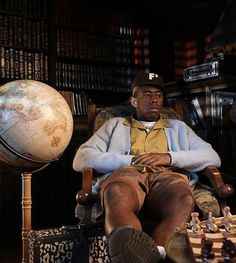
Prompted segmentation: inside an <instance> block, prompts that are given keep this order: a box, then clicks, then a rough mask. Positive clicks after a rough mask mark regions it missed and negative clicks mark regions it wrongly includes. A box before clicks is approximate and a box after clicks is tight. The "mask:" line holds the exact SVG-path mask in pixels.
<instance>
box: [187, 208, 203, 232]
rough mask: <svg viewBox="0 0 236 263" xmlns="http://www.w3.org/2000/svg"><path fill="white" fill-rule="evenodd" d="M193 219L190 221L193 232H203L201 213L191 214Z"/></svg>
mask: <svg viewBox="0 0 236 263" xmlns="http://www.w3.org/2000/svg"><path fill="white" fill-rule="evenodd" d="M191 216H192V219H191V221H190V226H191V227H192V231H193V232H194V233H199V232H200V231H201V224H200V220H199V213H198V212H193V213H191Z"/></svg>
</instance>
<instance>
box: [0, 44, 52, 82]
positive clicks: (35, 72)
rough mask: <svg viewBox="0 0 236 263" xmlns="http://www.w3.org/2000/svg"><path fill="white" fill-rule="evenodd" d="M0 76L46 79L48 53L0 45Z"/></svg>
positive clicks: (5, 77) (4, 77) (6, 77)
mask: <svg viewBox="0 0 236 263" xmlns="http://www.w3.org/2000/svg"><path fill="white" fill-rule="evenodd" d="M0 78H3V79H35V80H39V81H48V55H47V54H45V53H43V52H30V51H24V50H17V49H13V48H5V47H0Z"/></svg>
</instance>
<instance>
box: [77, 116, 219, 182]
mask: <svg viewBox="0 0 236 263" xmlns="http://www.w3.org/2000/svg"><path fill="white" fill-rule="evenodd" d="M124 120H125V118H122V117H116V118H112V119H110V120H108V121H107V122H106V123H105V124H104V125H103V126H102V127H100V128H99V129H98V131H97V132H96V133H95V134H94V135H93V136H92V137H91V138H90V139H89V140H88V141H87V142H85V143H84V144H82V145H81V146H80V147H79V149H78V151H77V153H76V155H75V157H74V160H73V169H74V170H76V171H82V169H83V168H86V167H87V168H93V169H94V170H95V171H96V172H98V173H100V174H103V175H106V176H107V175H108V174H110V173H111V172H112V171H114V170H116V169H118V168H122V167H125V166H129V165H130V164H131V159H132V157H133V155H130V153H129V152H130V126H126V125H124V124H123V122H124ZM165 121H166V122H167V123H168V124H169V125H170V128H165V132H166V136H167V140H168V148H169V151H168V153H169V154H170V155H171V160H172V161H171V165H172V166H175V167H178V168H182V169H185V170H187V171H189V172H197V171H200V170H203V169H204V168H205V167H207V166H209V165H214V166H216V167H219V166H220V165H221V160H220V158H219V156H218V154H217V153H216V151H215V150H214V149H213V148H212V146H211V145H210V144H209V143H207V142H205V141H204V140H202V139H201V138H200V137H199V136H197V135H196V134H195V133H194V131H193V130H192V129H191V128H190V127H188V126H187V125H186V124H185V123H184V122H182V121H179V120H172V119H166V120H165ZM106 176H105V177H106ZM102 177H103V179H104V178H105V177H104V176H102Z"/></svg>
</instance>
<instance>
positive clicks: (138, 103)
mask: <svg viewBox="0 0 236 263" xmlns="http://www.w3.org/2000/svg"><path fill="white" fill-rule="evenodd" d="M163 102H164V96H163V92H162V90H161V89H159V88H158V87H155V86H142V87H138V88H137V90H136V92H135V95H134V97H131V104H132V105H133V106H134V107H135V108H136V114H137V119H138V120H144V121H157V120H159V118H160V113H161V109H162V107H163Z"/></svg>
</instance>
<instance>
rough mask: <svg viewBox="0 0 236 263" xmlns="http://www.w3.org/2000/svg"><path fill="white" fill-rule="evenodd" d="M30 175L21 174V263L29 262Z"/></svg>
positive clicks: (30, 223) (30, 219) (30, 220)
mask: <svg viewBox="0 0 236 263" xmlns="http://www.w3.org/2000/svg"><path fill="white" fill-rule="evenodd" d="M31 178H32V173H22V174H21V180H22V199H21V208H22V263H26V262H29V252H28V247H29V246H28V245H29V244H28V238H27V235H28V232H29V231H30V230H31V229H32V213H31V211H32V196H31Z"/></svg>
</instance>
